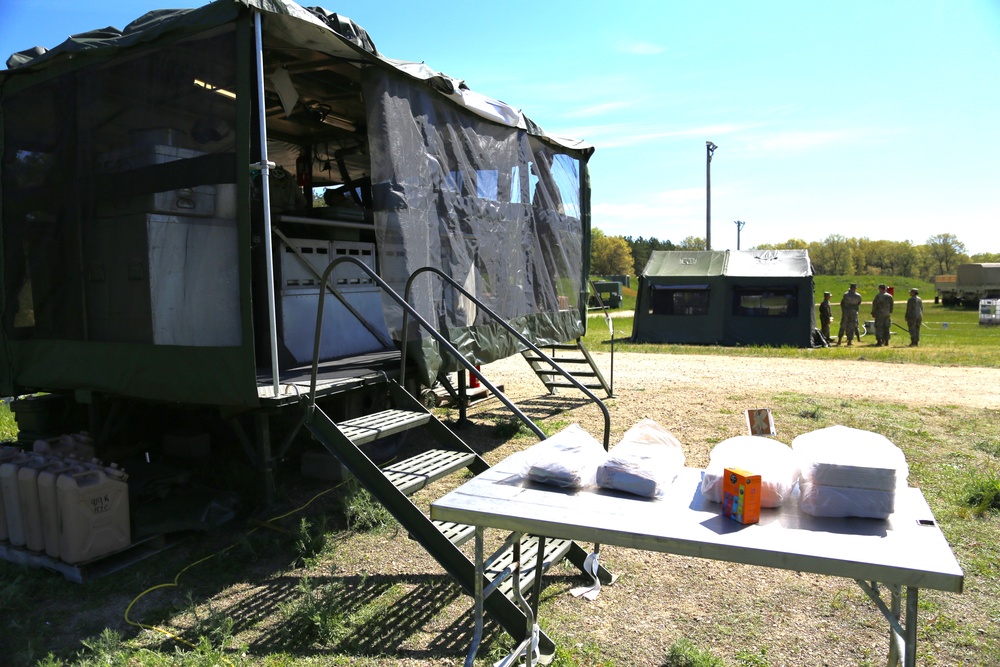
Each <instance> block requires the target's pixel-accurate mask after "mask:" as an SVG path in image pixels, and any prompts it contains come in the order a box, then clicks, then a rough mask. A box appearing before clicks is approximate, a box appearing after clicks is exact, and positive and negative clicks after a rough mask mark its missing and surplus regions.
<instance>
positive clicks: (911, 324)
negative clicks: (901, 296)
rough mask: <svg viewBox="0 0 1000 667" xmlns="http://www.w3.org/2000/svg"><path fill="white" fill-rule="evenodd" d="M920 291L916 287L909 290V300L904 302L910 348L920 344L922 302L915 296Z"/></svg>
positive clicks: (922, 313)
mask: <svg viewBox="0 0 1000 667" xmlns="http://www.w3.org/2000/svg"><path fill="white" fill-rule="evenodd" d="M918 294H920V290H918V289H917V288H916V287H913V288H911V289H910V298H909V299H908V300H907V301H906V314H905V315H904V317H905V318H906V327H907V328H908V329H909V330H910V347H916V346H917V345H918V344H919V343H920V325H921V324H923V321H924V302H923V301H921V300H920V297H919V296H917V295H918Z"/></svg>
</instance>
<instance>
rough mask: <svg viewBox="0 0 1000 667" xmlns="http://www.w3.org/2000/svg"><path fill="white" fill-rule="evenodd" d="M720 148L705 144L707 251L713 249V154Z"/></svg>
mask: <svg viewBox="0 0 1000 667" xmlns="http://www.w3.org/2000/svg"><path fill="white" fill-rule="evenodd" d="M716 148H718V146H716V145H715V144H713V143H712V142H711V141H706V142H705V150H706V152H707V153H708V159H707V161H706V162H705V250H711V249H712V153H714V152H715V149H716Z"/></svg>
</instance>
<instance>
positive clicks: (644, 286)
mask: <svg viewBox="0 0 1000 667" xmlns="http://www.w3.org/2000/svg"><path fill="white" fill-rule="evenodd" d="M654 280H655V279H654ZM664 284H665V285H667V286H668V287H670V288H672V289H682V290H697V291H699V292H706V293H707V297H708V309H707V312H705V313H704V314H697V315H686V314H677V315H660V314H655V313H653V312H651V311H652V304H651V303H650V297H651V293H652V291H653V289H654V288H655V287H657V286H658V285H657V284H656V283H655V282H652V281H651V279H650V278H649V277H648V276H639V297H638V298H637V299H636V314H635V319H634V322H633V325H632V340H633V341H635V342H637V343H677V344H707V345H721V344H723V327H722V321H723V319H724V309H725V301H724V289H725V282H724V280H723V279H722V277H721V276H715V277H713V276H705V275H692V276H690V277H687V278H685V277H683V276H672V277H671V279H670V282H669V283H664Z"/></svg>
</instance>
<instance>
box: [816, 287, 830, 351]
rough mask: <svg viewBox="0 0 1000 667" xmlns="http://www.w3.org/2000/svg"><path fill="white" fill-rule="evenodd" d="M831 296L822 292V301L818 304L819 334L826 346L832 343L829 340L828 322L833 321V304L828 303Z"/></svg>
mask: <svg viewBox="0 0 1000 667" xmlns="http://www.w3.org/2000/svg"><path fill="white" fill-rule="evenodd" d="M831 296H832V295H831V294H830V293H829V292H823V300H822V301H821V302H820V304H819V327H820V333H822V334H823V340H824V342H826V344H827V345H829V344H830V342H831V341H832V339H831V338H830V322H832V321H833V304H832V303H830V297H831Z"/></svg>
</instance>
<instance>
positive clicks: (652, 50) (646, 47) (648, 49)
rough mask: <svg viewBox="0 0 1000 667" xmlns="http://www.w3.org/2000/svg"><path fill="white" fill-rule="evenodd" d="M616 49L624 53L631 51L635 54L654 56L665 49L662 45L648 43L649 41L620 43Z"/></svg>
mask: <svg viewBox="0 0 1000 667" xmlns="http://www.w3.org/2000/svg"><path fill="white" fill-rule="evenodd" d="M618 49H619V50H620V51H622V52H624V53H631V54H633V55H636V56H656V55H659V54H661V53H663V52H664V51H666V49H665V48H663V47H662V46H658V45H656V44H650V43H649V42H633V43H630V44H621V45H619V47H618Z"/></svg>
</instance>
